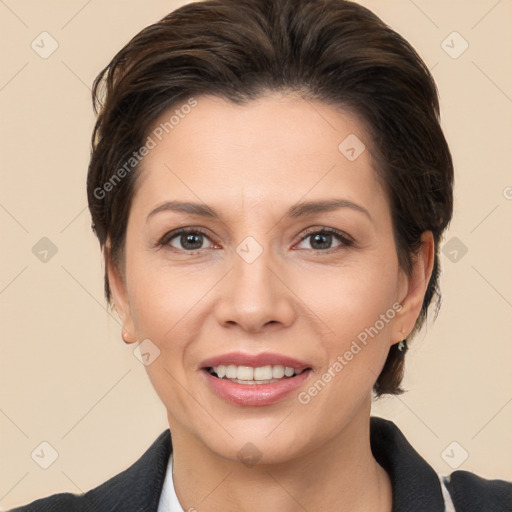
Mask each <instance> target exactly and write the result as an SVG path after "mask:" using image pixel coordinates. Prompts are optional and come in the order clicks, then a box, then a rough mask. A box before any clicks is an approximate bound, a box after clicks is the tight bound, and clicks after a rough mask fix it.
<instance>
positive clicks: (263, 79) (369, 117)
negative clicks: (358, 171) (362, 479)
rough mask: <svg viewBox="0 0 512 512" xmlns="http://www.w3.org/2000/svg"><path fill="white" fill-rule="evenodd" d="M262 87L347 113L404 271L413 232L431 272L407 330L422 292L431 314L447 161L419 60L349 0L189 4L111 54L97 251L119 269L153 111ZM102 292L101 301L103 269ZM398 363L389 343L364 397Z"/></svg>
mask: <svg viewBox="0 0 512 512" xmlns="http://www.w3.org/2000/svg"><path fill="white" fill-rule="evenodd" d="M268 91H296V92H299V93H300V94H302V95H303V97H307V98H308V99H310V100H317V101H322V102H325V103H327V104H331V105H335V106H339V107H341V108H345V109H350V110H351V111H353V112H355V113H357V115H358V116H359V117H360V119H361V120H362V121H363V123H364V125H365V126H366V128H367V130H368V132H369V134H370V136H371V139H372V141H371V142H372V154H373V157H374V159H375V161H376V163H377V165H376V167H377V173H378V176H379V178H380V179H381V181H382V182H383V184H384V186H385V189H386V192H387V194H388V198H389V202H390V207H391V212H392V219H393V227H394V236H395V244H396V248H397V255H398V259H399V262H400V265H401V267H402V268H403V269H404V270H405V271H406V272H410V271H411V261H412V260H411V258H412V257H413V256H414V254H416V253H417V251H418V249H419V247H420V236H421V234H422V233H423V232H424V231H428V230H430V231H432V233H433V236H434V242H435V261H434V269H433V272H432V276H431V279H430V282H429V283H428V288H427V291H426V294H425V297H424V301H423V305H422V309H421V312H420V315H419V316H418V319H417V321H416V325H415V328H414V330H413V333H411V335H413V334H414V333H416V332H417V330H419V328H420V327H421V326H422V324H423V323H424V321H425V320H426V316H427V310H428V308H429V305H430V303H431V302H432V300H433V299H434V298H437V300H436V306H437V307H436V311H435V312H436V314H437V311H438V309H439V305H440V295H439V290H438V277H439V241H440V237H441V235H442V233H443V231H444V229H445V228H446V227H447V225H448V223H449V222H450V219H451V215H452V208H453V198H452V189H453V166H452V160H451V156H450V151H449V148H448V145H447V143H446V140H445V138H444V135H443V132H442V130H441V127H440V122H439V102H438V97H437V89H436V86H435V83H434V81H433V78H432V76H431V74H430V72H429V71H428V69H427V67H426V66H425V64H424V63H423V61H422V60H421V58H420V57H419V56H418V54H417V53H416V52H415V51H414V49H413V48H412V47H411V46H410V45H409V43H407V42H406V41H405V40H404V39H403V38H402V37H401V36H400V35H399V34H397V33H396V32H394V31H393V30H392V29H391V28H389V27H388V26H387V25H385V24H384V23H383V22H382V21H381V20H380V19H379V18H378V17H377V16H375V15H374V14H373V13H372V12H371V11H369V10H368V9H366V8H364V7H362V6H360V5H358V4H355V3H352V2H348V1H344V0H279V1H275V0H207V1H203V2H194V3H190V4H187V5H185V6H183V7H181V8H179V9H177V10H175V11H174V12H172V13H170V14H169V15H167V16H166V17H164V18H163V19H162V20H161V21H159V22H157V23H155V24H153V25H151V26H148V27H146V28H145V29H143V30H142V31H141V32H140V33H139V34H137V35H136V36H135V37H134V38H133V39H132V40H131V41H130V42H129V43H128V44H127V45H126V46H125V47H124V48H122V49H121V50H120V51H119V53H118V54H117V55H116V56H115V57H114V58H113V59H112V61H111V62H110V64H108V66H107V67H105V69H103V70H102V71H101V72H100V74H99V75H98V77H97V78H96V80H95V82H94V87H93V101H94V106H95V111H96V112H97V113H98V118H97V122H96V125H95V127H94V132H93V138H92V154H91V160H90V165H89V173H88V178H87V194H88V201H89V209H90V211H91V216H92V221H93V230H94V231H95V233H96V235H97V236H98V239H99V241H100V245H101V247H102V248H103V249H104V250H105V258H106V259H110V258H111V259H112V261H113V262H114V263H115V264H116V265H118V268H122V262H123V260H124V241H125V233H126V226H127V221H128V214H129V211H130V206H131V201H132V197H133V194H134V189H135V183H136V179H137V172H136V170H137V168H138V166H139V165H138V160H134V156H138V155H137V151H138V150H139V149H140V148H141V146H142V145H143V144H144V140H145V137H146V136H147V133H148V130H149V129H150V127H151V125H152V123H153V122H154V121H155V119H156V118H157V117H158V116H159V115H160V114H162V113H163V112H164V111H165V110H166V109H168V108H170V107H171V106H173V105H176V104H178V103H180V102H182V103H186V101H187V99H188V98H190V97H191V96H196V97H197V96H199V95H203V94H212V95H216V96H219V97H223V98H226V99H229V100H230V101H233V102H235V103H239V104H242V103H244V102H247V101H249V100H252V99H255V98H257V97H259V96H261V95H262V94H264V93H265V92H268ZM127 162H131V167H127V166H126V163H127ZM121 169H124V171H125V172H121ZM116 170H117V174H116ZM115 178H116V179H115ZM107 241H109V244H107V245H106V242H107ZM105 294H106V297H107V300H108V301H110V288H109V283H108V277H107V275H106V272H105ZM403 370H404V357H403V353H402V352H400V351H398V350H397V347H396V345H393V346H392V347H391V349H390V351H389V354H388V358H387V360H386V363H385V365H384V368H383V370H382V372H381V374H380V375H379V377H378V379H377V381H376V383H375V386H374V391H375V393H376V394H377V395H381V394H384V393H392V394H398V393H401V392H402V389H401V388H400V383H401V380H402V377H403Z"/></svg>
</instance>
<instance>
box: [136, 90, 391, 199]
mask: <svg viewBox="0 0 512 512" xmlns="http://www.w3.org/2000/svg"><path fill="white" fill-rule="evenodd" d="M190 105H193V106H190ZM148 137H149V138H148V141H149V140H151V143H150V144H149V145H151V146H152V148H151V149H150V150H149V151H148V153H147V155H146V156H145V157H144V159H143V161H142V170H141V175H140V177H139V180H138V185H137V191H136V194H135V199H134V206H137V207H139V206H142V207H143V208H146V209H147V208H149V207H150V206H154V205H155V204H157V203H158V202H159V201H166V200H169V199H170V198H174V197H175V196H176V197H179V198H180V199H182V200H192V201H195V202H197V201H205V202H207V203H208V204H212V206H215V205H225V206H224V207H226V205H231V206H232V207H233V208H237V207H241V206H242V205H243V206H245V207H256V208H257V207H261V206H262V205H265V206H268V207H270V206H271V205H273V206H275V207H278V206H279V205H280V204H283V203H286V205H287V206H288V205H289V204H290V203H293V202H297V201H299V200H300V199H301V197H303V198H305V199H310V200H313V199H315V198H322V199H325V198H326V197H328V196H330V197H334V196H336V197H343V198H344V199H347V200H354V201H358V202H366V203H368V204H371V203H372V202H373V203H374V204H375V206H378V203H379V201H381V202H382V200H384V197H383V195H384V193H383V190H382V188H381V186H380V185H379V183H378V181H377V179H376V173H375V171H374V166H373V165H374V164H373V160H372V158H371V155H370V148H371V141H370V139H369V137H368V135H367V133H366V131H365V129H364V126H363V124H362V123H361V122H360V120H359V119H358V118H357V117H356V116H355V115H353V114H350V113H348V112H345V111H343V110H340V109H335V108H334V107H332V106H329V105H326V104H323V103H320V102H313V101H308V100H305V99H304V98H302V97H301V96H299V95H297V94H293V93H290V94H282V93H271V94H267V95H265V96H262V97H260V98H258V99H256V100H251V101H249V102H247V103H245V104H243V105H239V104H235V103H233V102H230V101H228V100H225V99H222V98H219V97H212V96H199V97H197V98H195V99H194V102H191V101H189V102H184V103H183V104H182V105H175V106H173V107H172V108H170V109H168V110H167V111H166V112H164V113H163V114H162V115H161V116H160V118H159V119H158V120H157V121H156V122H155V123H154V124H153V126H152V127H151V129H150V130H149V132H148Z"/></svg>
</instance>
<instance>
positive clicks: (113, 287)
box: [104, 245, 137, 343]
mask: <svg viewBox="0 0 512 512" xmlns="http://www.w3.org/2000/svg"><path fill="white" fill-rule="evenodd" d="M104 260H105V266H106V269H107V276H108V284H109V287H110V294H111V300H112V302H113V304H114V308H115V310H116V311H117V314H118V316H119V318H120V320H121V322H122V324H123V328H122V331H121V337H122V339H123V341H124V342H125V343H134V342H136V341H137V337H136V336H135V329H134V325H133V319H132V314H131V308H130V302H129V300H128V293H127V289H126V283H125V280H124V278H123V276H122V275H121V271H120V270H119V268H118V267H117V265H116V264H115V263H114V262H113V261H112V258H111V256H110V248H109V246H108V245H106V246H105V248H104Z"/></svg>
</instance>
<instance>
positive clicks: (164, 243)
mask: <svg viewBox="0 0 512 512" xmlns="http://www.w3.org/2000/svg"><path fill="white" fill-rule="evenodd" d="M188 234H200V235H203V236H205V237H206V238H208V240H210V237H209V236H208V234H207V233H206V232H205V231H203V230H202V229H200V228H180V229H176V230H174V231H170V232H169V233H166V234H165V235H164V236H163V237H162V238H161V239H160V241H159V242H158V243H157V244H156V246H157V247H170V248H171V250H176V251H180V252H184V253H186V254H189V255H193V254H199V252H201V251H203V250H204V249H197V250H195V251H193V250H190V251H187V250H186V249H176V248H175V247H171V246H169V242H170V241H171V240H173V239H174V238H176V237H178V236H180V235H188ZM316 234H328V235H333V236H334V237H335V238H337V239H338V241H339V242H341V244H340V245H339V246H337V247H331V248H329V249H306V250H310V251H315V252H317V253H331V252H333V251H336V250H340V249H342V248H343V247H353V246H354V245H355V242H354V240H353V239H352V238H351V237H350V236H349V235H347V234H346V233H343V232H342V231H338V230H337V229H333V228H327V227H325V228H321V229H318V228H312V229H311V230H309V231H307V232H306V233H305V234H304V236H302V238H301V239H300V240H299V243H300V242H303V241H304V240H306V239H307V238H308V237H310V236H311V235H316ZM210 241H212V242H213V240H210Z"/></svg>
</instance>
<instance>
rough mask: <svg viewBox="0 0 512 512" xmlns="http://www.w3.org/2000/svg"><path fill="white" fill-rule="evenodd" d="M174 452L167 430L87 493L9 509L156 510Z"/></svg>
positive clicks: (43, 511)
mask: <svg viewBox="0 0 512 512" xmlns="http://www.w3.org/2000/svg"><path fill="white" fill-rule="evenodd" d="M171 453H172V444H171V435H170V431H169V429H167V430H165V431H164V432H162V433H161V434H160V435H159V436H158V438H157V439H156V440H155V441H154V442H153V444H152V445H151V446H150V447H149V448H148V450H147V451H146V452H145V453H144V454H143V455H142V456H141V457H140V458H139V459H138V460H137V461H136V462H135V463H134V464H132V465H131V466H130V467H129V468H128V469H126V470H124V471H123V472H121V473H119V474H118V475H116V476H114V477H112V478H110V479H109V480H107V481H106V482H104V483H102V484H101V485H99V486H98V487H95V488H94V489H91V490H90V491H88V492H86V493H85V494H80V495H77V494H71V493H60V494H54V495H52V496H48V497H46V498H41V499H38V500H36V501H34V502H32V503H29V504H28V505H24V506H22V507H18V508H15V509H12V510H11V511H10V512H93V511H94V512H114V511H116V512H156V511H157V508H158V501H159V499H160V493H161V491H162V486H163V482H164V479H165V473H166V469H167V462H168V460H169V456H170V454H171Z"/></svg>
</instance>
